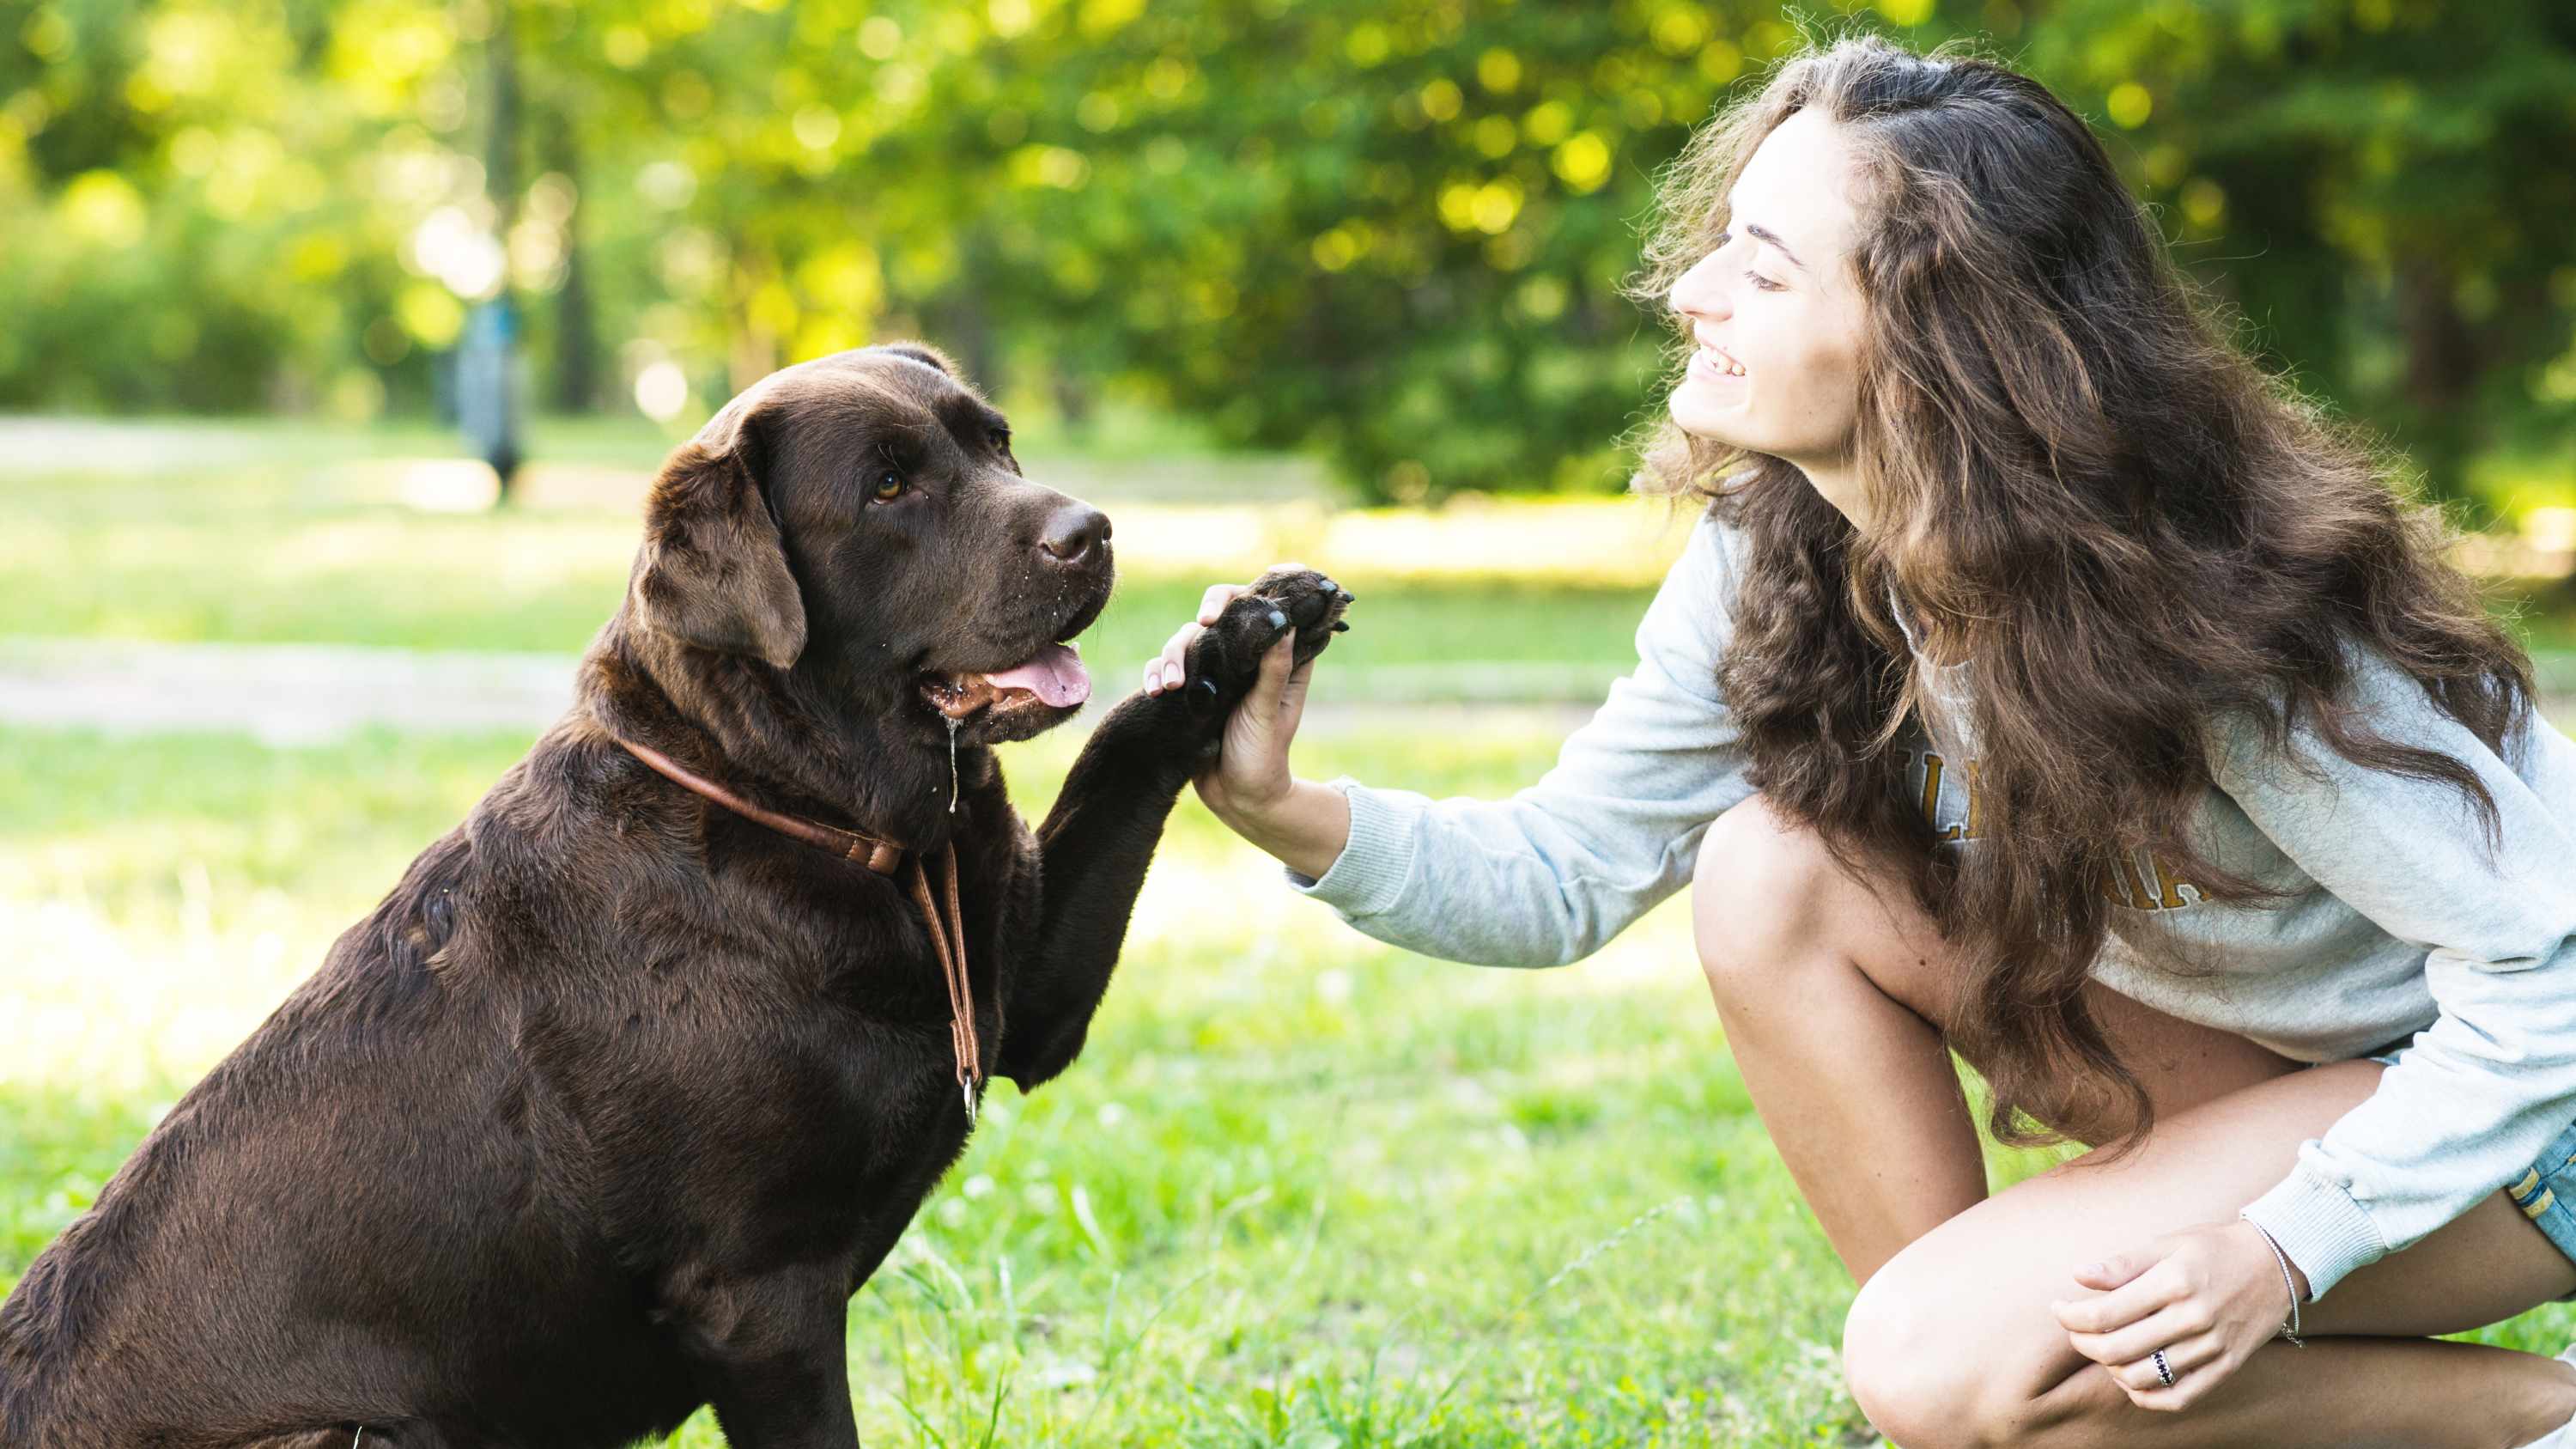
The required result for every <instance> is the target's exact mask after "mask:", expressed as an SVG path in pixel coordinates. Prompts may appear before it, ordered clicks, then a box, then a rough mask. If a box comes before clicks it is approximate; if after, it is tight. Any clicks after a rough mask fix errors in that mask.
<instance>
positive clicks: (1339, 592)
mask: <svg viewBox="0 0 2576 1449" xmlns="http://www.w3.org/2000/svg"><path fill="white" fill-rule="evenodd" d="M1333 594H1334V598H1335V601H1336V602H1338V603H1342V604H1348V603H1349V602H1351V600H1353V599H1356V598H1358V597H1359V595H1357V594H1354V593H1352V592H1351V591H1350V590H1348V589H1335V590H1333Z"/></svg>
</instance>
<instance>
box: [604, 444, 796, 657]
mask: <svg viewBox="0 0 2576 1449" xmlns="http://www.w3.org/2000/svg"><path fill="white" fill-rule="evenodd" d="M748 434H749V430H748V429H746V428H739V427H738V428H736V429H734V431H733V437H732V440H731V442H730V443H729V444H728V445H727V446H724V447H723V448H722V449H721V450H717V449H712V448H710V447H708V446H707V445H706V444H704V443H701V442H694V441H693V442H689V443H684V444H682V445H681V446H680V447H679V448H678V449H677V450H676V451H674V452H673V453H672V454H671V457H670V460H669V461H667V462H665V463H664V464H663V465H662V472H661V475H660V476H659V477H657V478H655V479H654V480H653V490H652V492H651V494H649V495H648V496H647V497H646V499H645V503H644V547H643V548H642V550H641V551H639V552H638V553H637V554H636V556H635V572H634V575H633V576H632V578H630V579H629V581H628V583H627V596H628V597H629V598H631V599H633V600H634V603H635V613H636V616H637V617H638V618H640V619H641V620H643V622H644V626H645V627H646V628H648V629H652V630H655V631H656V632H659V633H663V634H668V635H671V636H672V637H674V638H677V639H683V640H686V641H688V642H689V643H691V644H695V645H697V646H698V647H700V648H702V649H713V650H717V651H719V652H721V653H725V654H743V655H748V656H750V657H752V658H754V659H760V660H764V661H766V662H768V663H769V664H770V665H772V666H774V667H776V668H779V669H787V668H790V667H792V666H794V664H795V663H796V658H797V656H798V655H800V654H803V653H804V652H805V600H804V597H803V595H801V594H799V593H798V592H797V589H796V578H795V576H794V575H793V574H791V573H789V572H788V569H787V550H786V547H785V545H784V544H783V543H782V542H781V541H780V539H779V536H778V525H777V524H776V523H775V522H774V521H772V519H771V518H770V515H769V505H768V502H767V500H766V499H764V498H763V497H762V495H761V491H760V485H759V483H758V482H757V481H756V480H755V479H754V478H753V477H752V470H751V467H750V466H749V465H748V463H747V462H746V461H745V459H744V457H743V448H742V444H743V442H744V440H745V439H746V437H747V436H748Z"/></svg>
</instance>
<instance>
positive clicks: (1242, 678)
mask: <svg viewBox="0 0 2576 1449" xmlns="http://www.w3.org/2000/svg"><path fill="white" fill-rule="evenodd" d="M1350 604H1351V595H1350V592H1349V591H1348V590H1346V589H1344V588H1342V587H1341V586H1340V585H1339V584H1336V583H1334V582H1333V581H1332V580H1331V579H1328V578H1326V577H1324V576H1323V575H1322V574H1319V573H1317V572H1315V571H1314V570H1313V569H1310V568H1306V567H1303V566H1302V565H1298V564H1281V565H1279V566H1278V567H1277V568H1274V569H1271V570H1270V571H1268V572H1267V573H1264V574H1263V575H1262V576H1261V577H1259V578H1257V579H1255V580H1253V581H1252V588H1251V589H1250V590H1249V591H1248V592H1245V593H1242V594H1238V595H1236V596H1235V598H1234V601H1233V602H1232V603H1229V604H1227V605H1226V606H1225V612H1223V613H1221V614H1219V615H1218V616H1217V621H1216V622H1215V623H1214V624H1212V625H1210V626H1208V629H1207V631H1206V632H1205V633H1203V634H1201V635H1199V637H1198V640H1197V642H1195V643H1194V644H1192V645H1191V646H1190V653H1189V659H1188V663H1187V671H1188V675H1189V677H1188V679H1187V680H1185V681H1184V682H1183V683H1182V685H1181V688H1182V691H1183V697H1184V698H1186V699H1188V701H1189V703H1190V709H1191V711H1192V712H1193V713H1195V714H1197V715H1199V716H1201V717H1202V718H1216V717H1220V716H1223V715H1224V714H1226V713H1227V712H1229V711H1231V710H1232V709H1233V708H1234V706H1235V705H1236V703H1237V702H1239V701H1240V700H1241V699H1242V698H1243V696H1244V695H1245V694H1247V693H1249V692H1251V689H1252V684H1253V681H1254V680H1255V679H1256V678H1258V677H1259V676H1260V673H1261V657H1262V656H1263V655H1264V654H1267V653H1268V652H1270V649H1271V646H1273V645H1275V644H1277V643H1278V642H1279V637H1280V636H1281V635H1283V634H1292V633H1293V634H1294V635H1295V636H1296V639H1297V642H1296V644H1295V645H1294V646H1293V648H1294V655H1295V659H1296V662H1297V664H1298V665H1299V666H1301V667H1302V666H1303V665H1304V664H1305V663H1306V662H1307V661H1308V660H1311V659H1313V658H1314V657H1315V656H1316V655H1318V654H1321V653H1323V652H1324V646H1325V645H1326V644H1329V643H1331V642H1332V638H1333V636H1334V635H1335V634H1339V633H1342V632H1344V631H1345V630H1347V629H1349V628H1350V627H1351V626H1350V625H1348V624H1346V623H1344V622H1342V611H1343V610H1345V609H1347V608H1349V607H1350Z"/></svg>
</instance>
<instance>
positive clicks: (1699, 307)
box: [1672, 252, 1727, 320]
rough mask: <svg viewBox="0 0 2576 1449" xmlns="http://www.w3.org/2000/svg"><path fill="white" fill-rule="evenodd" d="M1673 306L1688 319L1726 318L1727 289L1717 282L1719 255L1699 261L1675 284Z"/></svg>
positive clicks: (1677, 279) (1713, 253) (1710, 255)
mask: <svg viewBox="0 0 2576 1449" xmlns="http://www.w3.org/2000/svg"><path fill="white" fill-rule="evenodd" d="M1672 303H1673V310H1674V311H1676V312H1679V313H1681V314H1682V315H1683V316H1685V317H1707V318H1710V319H1712V320H1714V319H1722V318H1724V317H1725V316H1726V313H1727V305H1726V288H1725V287H1724V286H1722V285H1720V284H1719V282H1718V267H1717V253H1715V252H1711V253H1709V254H1708V255H1707V256H1704V257H1702V258H1700V259H1699V260H1698V261H1697V262H1695V263H1693V264H1692V266H1691V269H1690V270H1689V271H1686V272H1684V273H1682V274H1681V276H1680V277H1678V278H1676V279H1675V280H1674V282H1673V295H1672Z"/></svg>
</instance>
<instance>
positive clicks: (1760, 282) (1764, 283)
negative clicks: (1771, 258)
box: [1744, 272, 1789, 292]
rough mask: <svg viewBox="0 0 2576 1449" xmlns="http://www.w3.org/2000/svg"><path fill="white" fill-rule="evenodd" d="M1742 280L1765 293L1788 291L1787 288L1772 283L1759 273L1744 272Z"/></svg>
mask: <svg viewBox="0 0 2576 1449" xmlns="http://www.w3.org/2000/svg"><path fill="white" fill-rule="evenodd" d="M1744 280H1746V281H1748V282H1751V283H1752V284H1753V285H1754V286H1755V287H1758V288H1760V289H1761V290H1763V291H1765V292H1785V291H1787V290H1789V289H1788V288H1787V287H1784V286H1782V285H1780V284H1779V283H1778V282H1775V281H1772V280H1771V279H1770V278H1769V277H1766V276H1764V275H1762V274H1761V273H1760V272H1746V273H1745V274H1744Z"/></svg>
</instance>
